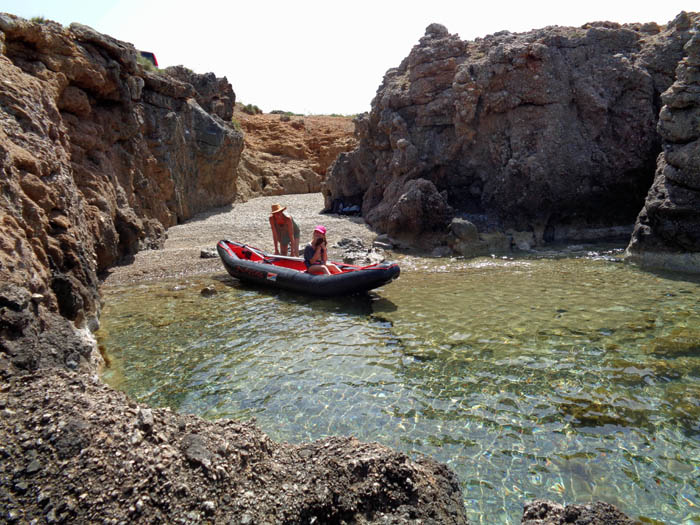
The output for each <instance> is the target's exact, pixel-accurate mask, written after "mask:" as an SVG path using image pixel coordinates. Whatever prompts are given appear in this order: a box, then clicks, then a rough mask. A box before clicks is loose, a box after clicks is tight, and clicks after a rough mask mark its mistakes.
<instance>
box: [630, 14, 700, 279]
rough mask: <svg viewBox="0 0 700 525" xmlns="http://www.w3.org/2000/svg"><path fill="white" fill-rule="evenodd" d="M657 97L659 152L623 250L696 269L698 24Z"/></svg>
mask: <svg viewBox="0 0 700 525" xmlns="http://www.w3.org/2000/svg"><path fill="white" fill-rule="evenodd" d="M695 29H696V33H695V35H694V36H693V38H692V39H691V40H690V41H689V42H688V43H687V44H686V45H685V51H686V53H687V56H686V57H685V58H684V59H683V60H681V62H680V64H678V68H677V70H676V81H675V82H674V83H673V85H672V86H671V87H670V88H669V89H668V90H667V91H665V92H664V93H663V94H662V95H661V100H662V102H663V104H664V106H663V108H662V109H661V114H660V118H659V122H658V131H659V134H660V135H661V138H662V139H663V151H662V152H661V154H660V155H659V157H658V159H657V167H656V176H655V178H654V183H653V184H652V186H651V189H650V190H649V193H648V194H647V198H646V202H645V203H644V208H643V209H642V211H641V212H640V214H639V217H638V218H637V222H636V224H635V227H634V232H633V234H632V240H631V241H630V244H629V247H628V249H627V255H628V258H629V259H631V260H633V261H636V262H639V263H640V264H641V265H643V266H651V267H655V268H664V269H670V270H681V271H695V272H700V26H698V24H697V22H696V26H695Z"/></svg>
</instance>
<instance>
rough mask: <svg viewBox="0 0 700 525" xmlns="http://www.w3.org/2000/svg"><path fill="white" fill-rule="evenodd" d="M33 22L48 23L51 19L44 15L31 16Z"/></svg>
mask: <svg viewBox="0 0 700 525" xmlns="http://www.w3.org/2000/svg"><path fill="white" fill-rule="evenodd" d="M30 21H31V22H34V23H35V24H48V23H49V20H48V19H46V18H44V17H43V16H33V17H31V18H30Z"/></svg>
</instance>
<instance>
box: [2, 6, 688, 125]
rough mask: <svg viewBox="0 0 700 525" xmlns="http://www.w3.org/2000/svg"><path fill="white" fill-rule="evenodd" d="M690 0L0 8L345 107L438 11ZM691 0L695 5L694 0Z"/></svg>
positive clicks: (587, 15)
mask: <svg viewBox="0 0 700 525" xmlns="http://www.w3.org/2000/svg"><path fill="white" fill-rule="evenodd" d="M693 4H695V1H691V0H685V1H678V0H663V1H654V2H649V1H640V0H634V1H630V0H587V1H568V0H556V1H539V0H530V1H527V2H524V1H522V0H519V1H511V0H501V1H493V0H492V1H488V0H481V1H479V0H477V1H473V2H469V1H467V0H455V1H446V0H420V1H416V0H399V1H395V0H344V1H342V2H338V1H335V0H308V1H305V0H297V1H291V0H279V1H277V0H246V1H240V0H232V1H220V2H214V1H208V0H199V1H189V2H181V1H176V0H172V1H168V2H165V1H161V0H154V1H150V0H138V1H136V0H106V1H99V0H97V1H95V0H93V1H79V0H62V1H59V2H57V1H55V0H3V1H2V3H0V11H5V12H9V13H12V14H15V15H19V16H22V17H24V18H32V17H34V16H43V17H45V18H48V19H51V20H55V21H57V22H60V23H61V24H63V25H66V26H67V25H69V24H70V23H71V22H80V23H82V24H86V25H89V26H91V27H93V28H94V29H96V30H97V31H100V32H101V33H106V34H108V35H111V36H113V37H115V38H118V39H119V40H124V41H127V42H131V43H132V44H134V45H135V46H136V47H137V48H138V49H142V50H148V51H153V52H154V53H155V54H156V57H157V59H158V62H159V65H160V66H161V67H167V66H171V65H177V64H183V65H185V66H187V67H189V68H190V69H192V70H194V71H196V72H198V73H206V72H209V71H213V72H214V73H215V74H216V75H217V76H226V77H227V78H228V81H229V82H230V83H231V85H232V86H233V89H234V91H235V92H236V99H237V101H239V102H243V103H245V104H255V105H257V106H259V107H260V108H261V109H263V110H264V111H265V112H269V111H272V110H274V109H281V110H285V111H293V112H295V113H304V114H330V113H341V114H354V113H360V112H363V111H368V110H369V109H370V102H371V101H372V98H373V97H374V95H375V93H376V91H377V88H378V87H379V85H380V84H381V81H382V78H383V76H384V73H385V72H386V71H387V69H389V68H392V67H396V66H398V65H399V64H400V63H401V60H403V58H405V57H406V56H407V55H408V53H409V52H410V51H411V48H412V47H413V46H414V45H415V44H417V43H418V40H419V39H420V38H421V37H422V36H423V35H424V33H425V28H426V27H427V26H428V25H429V24H431V23H433V22H438V23H441V24H443V25H445V26H446V27H447V29H448V30H449V31H450V33H457V34H459V35H460V37H461V38H462V39H465V40H472V39H474V38H476V37H480V36H485V35H488V34H491V33H494V32H496V31H501V30H504V29H507V30H509V31H513V32H521V31H528V30H530V29H535V28H540V27H544V26H547V25H560V26H580V25H582V24H584V23H586V22H591V21H596V20H610V21H614V22H620V23H624V22H652V21H653V22H657V23H659V24H665V23H666V22H668V21H669V20H672V19H673V18H675V16H676V15H677V14H678V13H679V12H681V11H682V10H686V11H692V10H693ZM695 7H696V9H695V10H699V9H698V5H697V4H695Z"/></svg>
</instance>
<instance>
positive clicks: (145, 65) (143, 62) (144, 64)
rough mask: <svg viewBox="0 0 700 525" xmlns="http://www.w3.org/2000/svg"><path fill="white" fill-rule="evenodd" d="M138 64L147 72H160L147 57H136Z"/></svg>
mask: <svg viewBox="0 0 700 525" xmlns="http://www.w3.org/2000/svg"><path fill="white" fill-rule="evenodd" d="M136 62H138V63H139V64H141V66H142V67H143V68H144V69H145V70H146V71H158V68H157V67H156V66H154V65H153V62H151V61H150V60H148V59H147V58H145V57H142V56H141V55H136Z"/></svg>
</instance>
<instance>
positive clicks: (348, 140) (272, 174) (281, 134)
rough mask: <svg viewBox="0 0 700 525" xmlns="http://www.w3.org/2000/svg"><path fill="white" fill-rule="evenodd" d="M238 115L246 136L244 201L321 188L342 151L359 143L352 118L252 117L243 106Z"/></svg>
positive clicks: (240, 183) (240, 184) (240, 186)
mask: <svg viewBox="0 0 700 525" xmlns="http://www.w3.org/2000/svg"><path fill="white" fill-rule="evenodd" d="M233 118H234V121H237V122H238V123H239V124H240V126H241V129H242V131H243V133H244V140H245V149H244V150H243V154H242V156H241V162H240V163H239V165H238V177H237V200H240V201H245V200H248V199H250V198H252V197H257V196H261V195H283V194H290V193H313V192H319V191H321V182H322V181H323V180H324V179H325V176H326V170H328V168H329V167H330V165H331V164H332V163H333V161H334V160H335V158H336V157H337V156H338V154H339V153H342V152H345V151H350V150H352V149H354V148H355V146H356V145H357V141H356V139H355V138H354V134H353V130H354V124H353V122H352V118H351V117H342V116H340V117H336V116H287V115H280V114H272V113H268V114H258V115H249V114H247V113H245V112H243V111H241V106H240V105H237V106H236V109H235V111H234V116H233Z"/></svg>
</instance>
